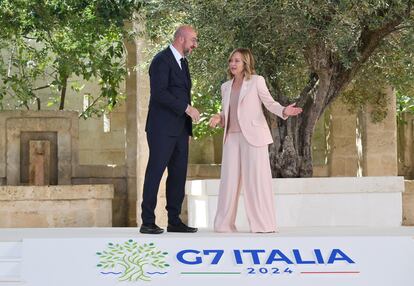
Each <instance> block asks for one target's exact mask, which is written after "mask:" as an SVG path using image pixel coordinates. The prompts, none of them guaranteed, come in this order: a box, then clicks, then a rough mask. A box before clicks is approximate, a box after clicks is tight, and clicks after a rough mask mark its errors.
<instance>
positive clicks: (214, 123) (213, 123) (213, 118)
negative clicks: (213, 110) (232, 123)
mask: <svg viewBox="0 0 414 286" xmlns="http://www.w3.org/2000/svg"><path fill="white" fill-rule="evenodd" d="M220 123H221V116H220V114H214V115H213V116H211V118H210V121H209V122H208V124H209V125H210V127H212V128H215V127H216V126H217V124H220Z"/></svg>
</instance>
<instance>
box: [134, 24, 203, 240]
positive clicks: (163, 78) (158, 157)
mask: <svg viewBox="0 0 414 286" xmlns="http://www.w3.org/2000/svg"><path fill="white" fill-rule="evenodd" d="M197 45H198V43H197V33H196V31H195V30H194V28H193V27H191V26H187V25H184V26H181V27H179V28H178V29H177V30H176V32H175V33H174V40H173V43H172V44H171V45H170V46H169V47H167V48H166V49H165V50H163V51H161V52H159V53H158V54H157V55H156V56H155V57H154V59H153V60H152V62H151V65H150V68H149V76H150V88H151V96H150V102H149V109H148V117H147V124H146V127H145V131H146V132H147V141H148V147H149V159H148V165H147V169H146V172H145V180H144V190H143V198H142V204H141V210H142V212H141V218H142V225H141V228H140V232H141V233H149V234H159V233H162V232H163V231H164V230H163V229H162V228H160V227H158V226H157V225H156V224H155V214H154V210H155V207H156V204H157V193H158V188H159V185H160V181H161V177H162V175H163V173H164V171H165V168H167V169H168V177H167V185H166V197H167V206H166V209H167V212H168V227H167V231H168V232H196V231H197V229H196V228H193V227H189V226H187V225H185V224H184V223H183V222H182V221H181V219H180V217H179V215H180V213H181V205H182V203H183V200H184V188H185V180H186V176H187V163H188V142H189V136H192V121H194V122H197V121H198V120H199V119H200V113H199V112H198V110H197V109H196V108H194V107H192V106H191V95H190V91H191V78H190V72H189V69H188V63H187V59H186V58H185V57H186V56H187V55H189V54H190V53H191V52H192V50H193V49H195V48H197Z"/></svg>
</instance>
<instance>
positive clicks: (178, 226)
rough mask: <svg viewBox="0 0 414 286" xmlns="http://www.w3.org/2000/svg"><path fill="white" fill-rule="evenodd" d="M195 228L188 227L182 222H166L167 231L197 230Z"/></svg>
mask: <svg viewBox="0 0 414 286" xmlns="http://www.w3.org/2000/svg"><path fill="white" fill-rule="evenodd" d="M197 230H198V229H197V228H195V227H189V226H188V225H185V224H184V223H182V222H180V223H179V224H168V226H167V232H197Z"/></svg>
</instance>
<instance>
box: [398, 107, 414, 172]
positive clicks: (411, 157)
mask: <svg viewBox="0 0 414 286" xmlns="http://www.w3.org/2000/svg"><path fill="white" fill-rule="evenodd" d="M402 116H403V121H404V123H401V124H398V126H397V128H398V132H397V136H398V148H397V150H398V165H399V166H398V174H399V175H400V176H404V177H406V178H410V179H413V178H414V135H413V134H414V132H413V131H414V114H411V113H404V114H403V115H402Z"/></svg>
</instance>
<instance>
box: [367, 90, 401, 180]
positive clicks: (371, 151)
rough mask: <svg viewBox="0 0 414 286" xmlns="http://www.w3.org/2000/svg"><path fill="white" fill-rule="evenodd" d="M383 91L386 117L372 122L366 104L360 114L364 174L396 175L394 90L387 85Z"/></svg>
mask: <svg viewBox="0 0 414 286" xmlns="http://www.w3.org/2000/svg"><path fill="white" fill-rule="evenodd" d="M384 92H385V94H386V96H387V101H388V106H387V116H386V118H384V120H382V121H381V122H377V123H374V122H372V120H371V118H370V111H371V110H372V107H371V106H368V107H367V108H366V112H364V113H363V114H362V116H361V117H362V125H363V136H362V138H363V173H362V174H363V175H364V176H397V175H398V165H397V123H396V97H395V91H394V90H393V88H392V87H387V88H385V90H384Z"/></svg>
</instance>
